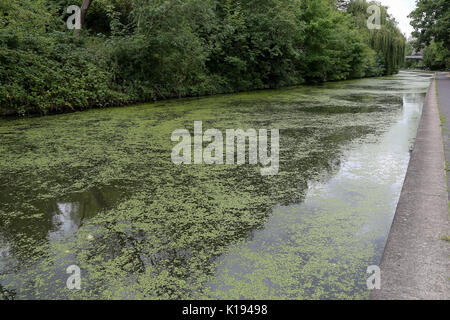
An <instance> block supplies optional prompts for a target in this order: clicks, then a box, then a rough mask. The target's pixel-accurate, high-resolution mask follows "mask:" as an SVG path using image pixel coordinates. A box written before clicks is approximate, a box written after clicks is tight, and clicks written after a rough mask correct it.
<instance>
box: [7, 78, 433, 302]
mask: <svg viewBox="0 0 450 320" xmlns="http://www.w3.org/2000/svg"><path fill="white" fill-rule="evenodd" d="M430 79H431V74H429V73H420V72H400V73H399V74H398V75H395V76H391V77H383V78H371V79H362V80H352V81H343V82H334V83H327V84H323V85H319V86H299V87H292V88H284V89H280V90H265V91H258V92H249V93H241V94H234V95H220V96H214V97H205V98H190V99H180V100H168V101H162V102H157V103H153V104H146V105H137V106H130V107H122V108H109V109H96V110H88V111H84V112H77V113H71V114H62V115H51V116H46V117H33V118H19V119H3V120H0V297H2V298H4V299H23V298H31V299H61V298H80V299H98V298H102V299H113V298H121V299H180V298H187V299H190V298H193V299H208V298H219V299H365V298H367V297H368V294H369V292H368V290H367V286H366V280H367V278H368V277H369V275H368V274H367V273H366V270H367V267H368V266H371V265H377V264H378V263H379V262H380V258H381V255H382V253H383V249H384V246H385V242H386V238H387V235H388V232H389V228H390V225H391V223H392V219H393V215H394V213H395V208H396V204H397V202H398V199H399V196H400V191H401V188H402V184H403V180H404V177H405V174H406V169H407V166H408V161H409V157H410V151H411V150H412V147H413V144H414V138H415V136H416V132H417V127H418V123H419V120H420V115H421V108H422V104H423V101H424V97H425V93H426V91H427V89H428V86H429V83H430ZM194 121H202V122H203V130H204V131H205V130H207V129H211V128H216V129H219V130H222V132H225V130H226V129H239V128H241V129H250V128H253V129H256V130H259V129H279V130H280V168H279V173H278V174H277V175H275V176H261V174H260V167H259V166H254V165H248V164H247V165H242V166H237V165H233V166H229V165H213V166H211V165H209V166H207V165H178V166H177V165H175V164H173V163H172V161H171V150H172V148H173V147H174V145H175V144H176V143H174V142H172V141H171V139H170V138H171V134H172V132H173V131H174V130H176V129H188V130H190V132H193V126H194ZM71 265H77V266H79V267H80V269H81V290H69V289H68V288H67V286H66V280H67V278H68V277H69V276H70V274H67V273H66V269H67V267H69V266H71Z"/></svg>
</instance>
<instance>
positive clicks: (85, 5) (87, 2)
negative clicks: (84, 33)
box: [81, 0, 92, 27]
mask: <svg viewBox="0 0 450 320" xmlns="http://www.w3.org/2000/svg"><path fill="white" fill-rule="evenodd" d="M91 3H92V0H83V4H82V5H81V27H83V26H84V22H85V20H86V14H87V11H88V9H89V7H90V6H91Z"/></svg>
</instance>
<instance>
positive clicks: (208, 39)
mask: <svg viewBox="0 0 450 320" xmlns="http://www.w3.org/2000/svg"><path fill="white" fill-rule="evenodd" d="M73 2H74V1H73V0H23V1H20V2H17V1H7V0H0V26H1V30H0V85H1V86H0V113H7V112H11V113H19V114H25V113H30V112H40V113H47V112H50V111H51V112H55V111H65V110H71V109H72V110H73V109H83V108H89V107H98V106H111V105H121V104H125V103H131V102H137V101H148V100H155V99H161V98H168V97H181V96H197V95H206V94H214V93H227V92H235V91H243V90H252V89H265V88H276V87H280V86H287V85H295V84H301V83H305V82H313V83H316V82H323V81H333V80H342V79H351V78H360V77H368V76H379V75H387V74H393V73H396V72H397V71H398V68H399V65H400V64H401V63H402V59H403V56H404V42H405V39H404V37H403V35H402V34H401V33H400V31H399V30H398V28H397V27H396V25H395V21H394V20H393V19H392V18H391V17H390V16H389V15H388V14H387V12H386V9H385V8H384V7H382V20H381V22H382V27H381V29H380V30H369V29H368V28H367V26H366V20H367V18H368V17H369V16H370V13H367V8H368V6H369V5H370V4H369V3H367V2H366V1H350V2H348V1H336V0H239V1H238V0H94V1H93V2H92V5H91V7H90V8H89V11H88V14H87V17H86V25H85V27H84V28H83V31H82V33H81V34H77V33H76V32H73V31H71V30H67V28H66V24H65V21H66V19H67V17H68V14H67V13H66V8H67V7H68V6H69V5H71V4H73ZM79 2H81V1H79ZM79 5H81V3H80V4H79Z"/></svg>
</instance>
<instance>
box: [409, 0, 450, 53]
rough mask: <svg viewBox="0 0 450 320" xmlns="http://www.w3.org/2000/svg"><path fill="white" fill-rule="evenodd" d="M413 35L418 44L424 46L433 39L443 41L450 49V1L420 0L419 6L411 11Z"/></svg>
mask: <svg viewBox="0 0 450 320" xmlns="http://www.w3.org/2000/svg"><path fill="white" fill-rule="evenodd" d="M409 17H410V18H411V19H412V21H411V25H412V26H413V27H414V32H413V33H412V35H413V36H414V37H415V38H417V40H418V41H417V46H418V47H419V48H423V47H424V46H427V45H429V44H430V43H431V42H432V41H433V40H435V41H437V42H440V41H442V42H443V44H444V46H445V47H446V49H447V50H450V35H449V30H450V1H448V0H418V1H417V8H416V9H415V10H414V11H413V12H411V14H410V15H409Z"/></svg>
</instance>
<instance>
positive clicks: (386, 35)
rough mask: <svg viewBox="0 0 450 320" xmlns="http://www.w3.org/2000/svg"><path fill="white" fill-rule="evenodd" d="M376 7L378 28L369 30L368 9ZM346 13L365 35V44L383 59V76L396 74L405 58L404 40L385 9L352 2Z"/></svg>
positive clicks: (372, 3)
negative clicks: (377, 9)
mask: <svg viewBox="0 0 450 320" xmlns="http://www.w3.org/2000/svg"><path fill="white" fill-rule="evenodd" d="M372 5H377V6H378V7H379V8H380V12H379V13H380V20H379V21H380V24H381V25H380V27H379V28H378V29H369V28H368V27H367V20H368V19H369V17H370V16H371V15H372V12H371V11H370V10H369V7H370V6H372ZM347 12H348V13H350V14H351V15H352V16H353V17H354V19H355V22H356V25H357V26H358V27H359V29H360V30H361V32H362V33H363V34H364V35H365V38H366V41H367V43H368V44H369V45H370V47H371V48H372V49H373V50H375V51H376V52H377V53H378V55H381V56H382V57H383V61H384V69H385V72H384V73H385V74H387V75H388V74H394V73H397V72H398V70H399V69H400V66H401V65H402V64H403V62H404V58H405V44H406V39H405V37H404V36H403V34H402V33H401V31H400V29H399V28H398V27H397V22H396V21H395V19H394V18H393V17H391V16H390V15H389V14H388V12H387V8H386V7H384V6H381V5H380V4H379V3H377V2H367V1H366V0H353V1H351V2H350V3H349V5H348V8H347Z"/></svg>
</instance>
